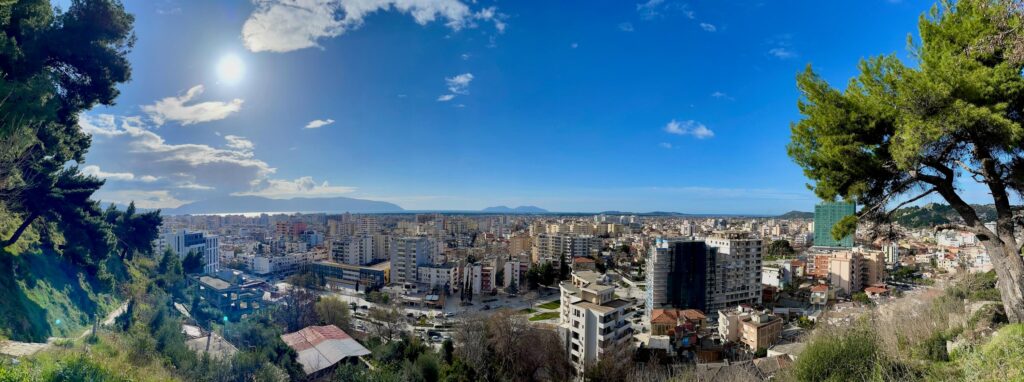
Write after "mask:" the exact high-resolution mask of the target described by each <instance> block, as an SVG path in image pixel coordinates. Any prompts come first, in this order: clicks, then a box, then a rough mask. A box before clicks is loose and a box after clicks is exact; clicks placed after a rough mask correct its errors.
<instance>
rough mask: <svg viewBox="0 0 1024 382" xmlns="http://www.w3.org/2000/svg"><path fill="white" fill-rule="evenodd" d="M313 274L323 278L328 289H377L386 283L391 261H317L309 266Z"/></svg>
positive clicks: (361, 290) (358, 290)
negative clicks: (359, 263) (348, 262)
mask: <svg viewBox="0 0 1024 382" xmlns="http://www.w3.org/2000/svg"><path fill="white" fill-rule="evenodd" d="M310 269H311V270H312V271H313V273H314V274H316V275H317V276H319V277H321V278H322V279H323V280H324V284H326V286H327V287H328V288H329V289H338V288H349V289H354V290H355V291H357V292H366V291H373V290H378V289H380V288H382V287H384V285H387V283H388V280H389V278H390V272H391V263H390V262H388V261H380V262H377V263H373V264H367V265H352V264H342V263H337V262H331V261H318V262H315V263H313V264H312V265H311V266H310Z"/></svg>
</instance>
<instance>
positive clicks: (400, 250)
mask: <svg viewBox="0 0 1024 382" xmlns="http://www.w3.org/2000/svg"><path fill="white" fill-rule="evenodd" d="M390 249H391V282H392V283H394V284H415V283H416V282H417V281H418V279H419V271H418V268H419V267H420V266H422V265H430V264H431V263H432V261H433V258H434V251H435V250H436V249H437V246H436V245H435V244H434V242H433V240H431V239H429V238H427V237H425V236H403V237H396V238H392V240H391V248H390Z"/></svg>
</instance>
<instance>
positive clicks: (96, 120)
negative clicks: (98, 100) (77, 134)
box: [78, 113, 124, 137]
mask: <svg viewBox="0 0 1024 382" xmlns="http://www.w3.org/2000/svg"><path fill="white" fill-rule="evenodd" d="M78 127H79V128H80V129H82V131H83V132H85V133H86V134H89V135H92V136H96V135H100V136H104V137H113V136H117V135H121V134H124V131H121V130H118V128H117V125H116V124H115V123H114V116H113V115H110V114H100V115H96V116H91V115H89V114H85V113H82V114H79V116H78Z"/></svg>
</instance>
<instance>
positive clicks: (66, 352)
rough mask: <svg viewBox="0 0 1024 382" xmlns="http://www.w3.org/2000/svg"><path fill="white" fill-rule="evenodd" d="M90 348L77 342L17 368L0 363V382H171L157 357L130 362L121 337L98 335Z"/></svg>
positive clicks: (30, 358) (168, 374) (172, 379)
mask: <svg viewBox="0 0 1024 382" xmlns="http://www.w3.org/2000/svg"><path fill="white" fill-rule="evenodd" d="M98 334H99V335H98V339H97V341H96V343H95V344H94V345H86V344H85V343H84V341H77V342H75V343H71V344H68V345H67V346H63V347H56V348H51V349H49V350H46V351H43V352H40V353H37V354H35V355H32V356H31V357H25V358H22V359H21V360H20V362H19V363H18V364H17V365H13V364H10V363H9V361H8V360H6V359H3V360H0V382H21V381H26V382H27V381H138V382H162V381H175V380H177V378H175V377H174V376H173V374H171V373H170V372H169V371H168V370H167V369H166V368H165V367H164V366H163V363H162V362H163V361H162V360H161V359H159V357H153V358H152V359H149V360H147V361H146V362H144V363H138V362H136V363H133V362H132V361H131V359H130V358H129V357H130V354H129V353H130V352H129V351H126V350H125V349H129V348H130V347H129V344H128V343H126V342H125V341H126V339H125V338H124V337H122V336H118V335H115V334H113V333H110V332H100V333H98Z"/></svg>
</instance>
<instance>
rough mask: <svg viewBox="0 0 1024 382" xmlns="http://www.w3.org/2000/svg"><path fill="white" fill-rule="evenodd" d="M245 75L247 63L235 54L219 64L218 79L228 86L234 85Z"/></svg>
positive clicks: (227, 56)
mask: <svg viewBox="0 0 1024 382" xmlns="http://www.w3.org/2000/svg"><path fill="white" fill-rule="evenodd" d="M244 74H245V63H243V62H242V59H241V58H238V56H236V55H234V54H229V55H226V56H224V57H222V58H221V59H220V62H218V63H217V78H218V79H219V80H220V81H221V82H223V83H226V84H234V83H237V82H238V81H240V80H241V79H242V76H243V75H244Z"/></svg>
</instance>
